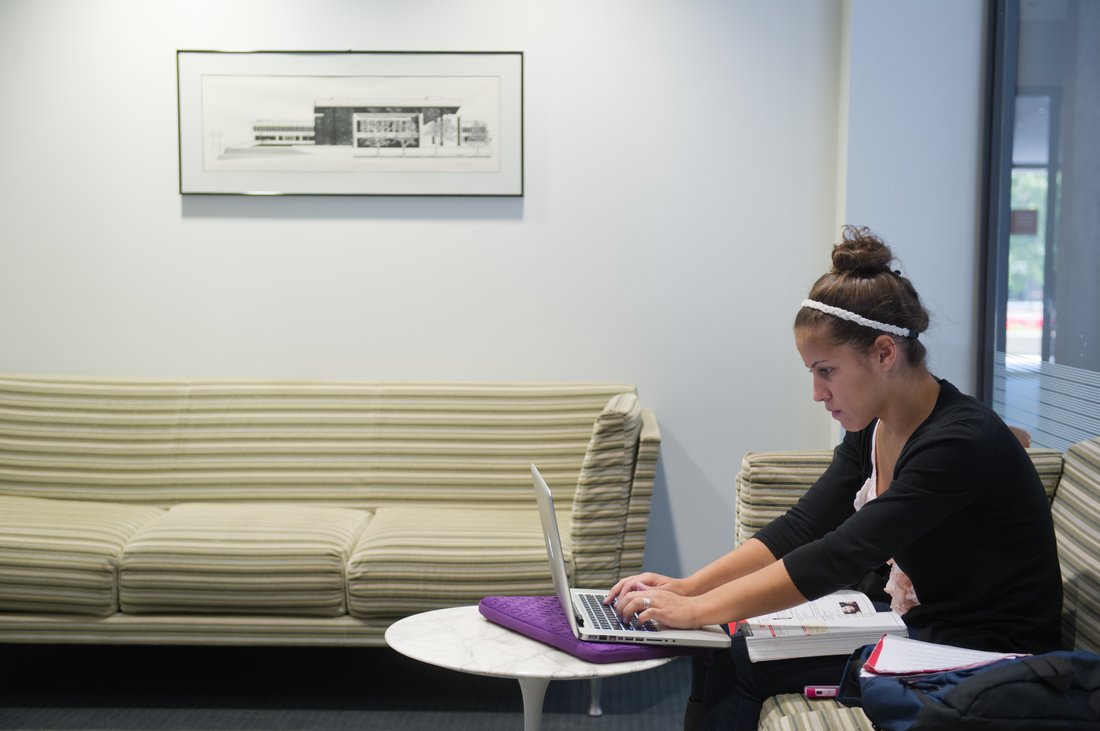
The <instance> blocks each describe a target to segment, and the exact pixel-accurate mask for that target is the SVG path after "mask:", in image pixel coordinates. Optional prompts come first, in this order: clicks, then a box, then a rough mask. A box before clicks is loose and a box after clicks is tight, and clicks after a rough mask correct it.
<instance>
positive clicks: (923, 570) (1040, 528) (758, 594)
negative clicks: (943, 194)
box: [609, 227, 1062, 730]
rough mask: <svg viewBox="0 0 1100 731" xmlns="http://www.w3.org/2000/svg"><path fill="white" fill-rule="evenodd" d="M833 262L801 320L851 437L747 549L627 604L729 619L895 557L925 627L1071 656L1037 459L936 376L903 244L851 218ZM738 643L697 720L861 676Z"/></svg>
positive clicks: (819, 384)
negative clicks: (1064, 642)
mask: <svg viewBox="0 0 1100 731" xmlns="http://www.w3.org/2000/svg"><path fill="white" fill-rule="evenodd" d="M832 259H833V268H832V270H831V271H829V272H828V273H827V274H825V275H824V276H822V277H821V278H820V279H818V280H817V282H816V283H815V284H814V286H813V288H812V289H811V290H810V296H809V298H808V299H807V300H805V301H804V302H803V303H802V307H801V308H800V309H799V311H798V314H797V316H796V317H795V323H794V334H795V343H796V345H797V348H798V352H799V354H800V355H801V356H802V359H803V361H804V362H805V364H806V367H807V368H809V370H810V373H811V375H812V379H813V397H814V400H815V401H817V402H820V403H822V404H823V405H824V406H825V408H826V409H827V410H828V411H829V412H830V414H832V416H833V418H834V419H836V420H837V421H838V422H840V425H841V426H842V427H843V428H844V430H845V435H844V438H843V441H842V442H841V444H840V445H839V446H838V447H837V448H836V450H835V451H834V453H833V460H832V463H831V465H830V466H829V468H828V469H827V470H826V471H825V473H824V474H823V475H822V476H821V477H820V478H819V479H818V480H817V482H816V483H815V484H814V485H813V487H811V488H810V489H809V490H808V491H807V492H806V495H805V496H804V497H803V498H802V499H801V500H800V501H799V502H798V503H797V504H796V505H795V506H794V507H793V508H791V510H790V511H788V512H787V513H786V514H785V515H783V516H782V517H780V518H778V519H777V520H775V521H773V522H772V523H771V524H769V525H768V526H766V527H765V528H763V529H762V530H761V531H760V532H758V533H757V534H756V535H755V536H754V537H753V538H751V539H749V540H748V541H746V542H745V543H743V544H742V545H740V546H739V547H737V548H736V549H735V550H733V551H732V552H730V553H728V554H726V555H725V556H722V557H721V558H719V559H718V560H716V561H714V562H713V563H711V564H710V565H708V566H706V567H704V568H702V569H700V570H699V571H697V572H695V573H694V574H692V575H691V576H688V577H686V578H680V579H674V578H670V577H667V576H662V575H659V574H654V573H644V574H641V575H638V576H631V577H628V578H625V579H623V580H621V581H619V582H618V583H617V584H616V585H615V586H614V587H613V588H612V590H611V591H610V592H609V601H610V600H612V599H615V598H618V600H619V601H618V604H617V607H616V609H617V611H619V612H620V613H621V614H622V615H624V616H629V615H631V614H632V613H635V612H637V613H639V615H640V618H641V619H642V620H643V621H646V620H651V619H652V620H656V621H657V622H658V623H660V624H662V625H664V626H667V627H697V626H701V625H704V624H710V623H726V622H730V621H733V620H736V619H743V618H746V617H752V616H757V615H760V614H765V613H768V612H772V611H776V610H779V609H783V608H786V607H790V606H794V605H795V604H799V603H802V602H804V601H808V600H810V599H816V598H818V597H821V596H824V595H825V594H828V593H830V592H832V591H835V590H837V589H841V588H845V587H848V586H851V585H855V584H857V583H859V582H860V581H861V579H863V578H864V577H865V576H866V575H867V574H868V572H872V571H874V570H876V569H878V568H879V567H881V566H883V565H884V564H887V563H888V562H889V564H890V576H889V581H888V582H887V584H886V587H885V589H886V590H887V591H889V593H890V594H891V595H892V597H893V602H892V604H893V606H894V608H895V609H896V610H897V611H899V612H903V615H902V616H903V619H904V620H905V623H906V625H907V626H908V627H909V629H910V635H911V636H914V637H917V638H919V639H922V640H926V641H930V642H940V643H944V644H951V645H957V646H961V647H969V648H974V649H982V650H995V651H1014V652H1046V651H1049V650H1054V649H1057V648H1058V644H1059V615H1060V612H1061V604H1062V582H1061V577H1060V575H1059V567H1058V558H1057V554H1056V550H1055V540H1054V530H1053V526H1052V523H1051V518H1050V507H1049V503H1048V501H1047V499H1046V497H1045V495H1044V493H1043V488H1042V484H1041V483H1040V481H1039V478H1038V475H1037V474H1036V472H1035V469H1034V467H1033V465H1032V463H1031V460H1030V459H1029V458H1028V456H1027V453H1026V452H1025V451H1024V449H1023V447H1022V446H1021V445H1020V442H1019V441H1018V439H1017V438H1016V437H1015V436H1014V435H1013V433H1012V432H1011V431H1010V430H1009V428H1008V427H1007V426H1006V425H1005V424H1004V422H1003V421H1001V419H1000V418H999V417H998V416H997V415H996V414H994V413H993V412H992V411H990V410H989V409H988V408H986V407H985V406H983V405H982V404H980V403H978V402H977V401H975V400H974V399H972V398H970V397H969V396H965V395H963V394H962V393H960V392H959V391H958V389H956V388H955V387H954V386H952V385H951V384H950V383H948V382H947V381H944V380H942V379H938V378H936V377H934V376H933V375H932V374H931V373H930V372H929V371H928V368H927V366H926V363H925V355H926V352H925V348H924V346H923V345H922V344H921V342H920V339H919V336H920V333H922V332H924V331H925V330H926V329H927V327H928V319H929V318H928V313H927V311H926V310H925V309H924V306H923V305H922V304H921V301H920V297H919V296H918V295H917V293H916V291H915V290H914V289H913V286H912V284H911V283H910V282H909V280H908V279H906V278H905V277H903V276H901V274H900V272H897V271H895V270H892V269H891V268H890V263H891V261H892V260H893V255H892V253H891V251H890V249H889V247H887V246H886V244H884V243H883V242H882V241H881V240H880V239H879V238H877V237H876V236H875V235H874V234H872V233H871V232H869V231H868V230H867V229H865V228H854V227H846V228H845V229H844V235H843V241H842V242H841V243H840V244H838V245H837V246H836V247H834V250H833V257H832ZM733 639H734V641H733V643H732V646H731V648H730V650H728V651H725V650H723V651H711V652H709V653H708V654H707V655H705V656H702V657H700V658H696V660H695V664H694V677H693V682H692V697H691V699H690V700H689V703H688V711H687V714H686V717H685V727H686V728H718V727H721V728H725V729H746V730H747V729H753V730H754V729H756V727H757V722H758V718H759V714H760V704H761V702H762V701H763V700H764V699H765V698H767V697H768V696H771V695H774V694H776V693H790V692H801V690H802V688H803V686H805V685H812V684H836V683H837V682H838V681H839V679H840V675H841V672H842V670H843V665H844V660H845V658H844V657H827V658H800V659H792V660H782V661H776V662H761V663H751V662H749V660H748V656H747V653H746V651H745V645H744V642H743V640H740V638H739V637H738V636H737V635H734V638H733Z"/></svg>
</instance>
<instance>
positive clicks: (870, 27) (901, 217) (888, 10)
mask: <svg viewBox="0 0 1100 731" xmlns="http://www.w3.org/2000/svg"><path fill="white" fill-rule="evenodd" d="M850 19H851V22H850V24H849V27H848V34H849V38H850V46H849V54H850V69H849V76H848V79H849V84H848V86H849V99H848V103H847V105H846V109H847V128H848V132H847V156H846V163H845V165H846V178H845V186H844V195H845V198H846V206H845V208H844V210H845V211H846V214H845V220H846V221H848V222H851V223H860V224H865V225H868V226H870V227H871V228H872V229H875V230H876V231H879V232H880V233H881V234H882V235H883V236H884V237H885V238H886V239H887V241H888V242H889V243H890V244H891V246H892V247H893V249H894V253H895V254H896V255H897V257H898V259H899V263H900V265H901V270H902V273H903V274H905V275H906V276H908V277H909V278H910V279H912V280H913V283H914V285H915V286H916V288H917V291H918V292H920V294H921V297H922V298H923V299H924V303H925V305H926V306H927V307H928V309H929V310H930V311H931V313H932V328H931V330H930V331H929V332H928V334H927V336H925V337H924V340H925V342H926V344H927V346H928V348H929V366H930V367H931V369H932V370H933V372H934V373H936V375H939V376H941V377H944V378H947V379H948V380H949V381H951V382H952V383H954V384H955V385H956V386H958V387H959V388H960V389H962V390H963V391H965V392H967V393H974V387H975V383H976V375H977V368H978V347H979V343H978V322H977V308H978V302H979V298H980V293H979V292H978V288H977V282H978V273H979V266H980V264H979V248H980V247H979V236H980V233H981V222H982V215H981V211H980V210H979V207H980V205H981V187H980V186H981V180H982V165H983V160H982V144H983V142H982V115H983V114H984V112H985V109H984V106H983V102H984V100H983V96H982V95H983V93H984V86H983V85H984V80H983V73H984V66H983V63H984V58H983V57H984V53H985V48H984V33H985V23H986V9H985V3H984V2H982V1H981V0H963V1H962V2H959V0H927V1H926V2H920V3H913V2H900V1H898V0H891V1H888V2H883V1H882V0H851V13H850Z"/></svg>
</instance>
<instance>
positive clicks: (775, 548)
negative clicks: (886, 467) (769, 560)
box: [754, 424, 874, 558]
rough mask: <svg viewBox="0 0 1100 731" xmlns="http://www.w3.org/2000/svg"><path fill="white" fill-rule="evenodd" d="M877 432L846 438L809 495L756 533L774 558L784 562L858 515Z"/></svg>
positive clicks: (865, 431)
mask: <svg viewBox="0 0 1100 731" xmlns="http://www.w3.org/2000/svg"><path fill="white" fill-rule="evenodd" d="M873 428H874V424H872V425H871V426H870V427H868V428H867V429H865V430H863V431H862V432H848V433H847V434H845V436H844V439H843V440H842V441H841V443H840V444H839V445H837V447H836V449H834V450H833V460H832V462H831V463H830V464H829V467H828V469H826V470H825V472H824V473H823V474H822V475H821V477H819V478H818V480H817V481H816V482H815V483H814V484H813V485H812V486H811V487H810V489H809V490H807V491H806V494H805V495H803V496H802V498H801V499H800V500H799V501H798V502H797V503H796V504H795V505H794V506H793V507H791V509H790V510H788V511H787V512H786V513H785V514H783V515H781V516H780V517H778V518H776V519H775V520H773V521H772V522H771V523H769V524H768V525H766V526H764V527H763V528H761V529H760V530H759V531H758V532H757V533H756V535H755V536H754V537H755V538H756V539H758V540H759V541H761V542H762V543H763V544H764V545H765V546H767V548H768V550H769V551H771V553H772V555H773V556H775V557H776V558H783V557H784V556H786V555H787V554H788V553H790V552H791V551H793V550H795V549H796V548H798V547H799V546H803V545H805V544H807V543H810V542H811V541H816V540H818V539H820V538H821V537H822V536H824V535H826V534H827V533H828V532H829V531H832V530H834V529H836V527H837V526H839V525H840V524H841V523H843V522H844V521H845V520H847V519H848V518H849V517H851V516H852V514H853V513H854V512H855V508H854V507H853V506H852V501H853V500H854V499H855V496H856V494H857V493H858V492H859V489H860V488H861V487H862V486H863V483H864V482H865V481H866V480H867V477H868V476H870V459H869V458H866V457H865V453H866V450H867V449H869V447H870V444H869V440H870V433H871V432H870V430H871V429H873ZM865 465H866V466H865Z"/></svg>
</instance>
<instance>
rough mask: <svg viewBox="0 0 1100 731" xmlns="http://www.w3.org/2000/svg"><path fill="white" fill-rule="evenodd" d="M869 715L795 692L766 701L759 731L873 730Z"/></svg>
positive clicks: (834, 702) (856, 709)
mask: <svg viewBox="0 0 1100 731" xmlns="http://www.w3.org/2000/svg"><path fill="white" fill-rule="evenodd" d="M874 728H875V727H874V726H873V725H871V721H870V720H869V719H868V718H867V716H866V714H864V713H863V711H861V710H860V709H858V708H847V707H845V706H842V705H841V704H839V703H837V702H836V701H831V700H813V701H811V700H808V699H806V698H804V697H803V696H800V695H796V694H794V693H791V694H787V695H779V696H773V697H771V698H769V699H767V700H766V701H764V708H763V710H762V711H761V714H760V725H759V729H760V731H874Z"/></svg>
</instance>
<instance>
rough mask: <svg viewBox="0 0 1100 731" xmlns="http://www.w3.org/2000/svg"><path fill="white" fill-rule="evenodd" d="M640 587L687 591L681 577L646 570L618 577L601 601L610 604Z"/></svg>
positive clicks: (677, 591) (679, 592)
mask: <svg viewBox="0 0 1100 731" xmlns="http://www.w3.org/2000/svg"><path fill="white" fill-rule="evenodd" d="M641 589H664V590H666V591H671V592H674V593H677V594H685V593H687V591H686V587H685V582H684V580H683V579H672V578H669V577H668V576H664V575H662V574H655V573H653V572H652V571H647V572H646V573H644V574H637V575H636V576H628V577H626V578H625V579H619V581H618V582H617V583H616V584H615V586H613V587H611V590H610V591H609V592H607V598H606V599H604V601H603V603H604V604H611V603H612V602H614V601H615V600H616V599H618V598H619V597H620V596H622V595H623V594H625V593H626V592H629V591H638V590H641Z"/></svg>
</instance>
